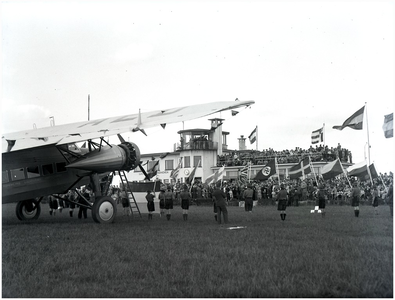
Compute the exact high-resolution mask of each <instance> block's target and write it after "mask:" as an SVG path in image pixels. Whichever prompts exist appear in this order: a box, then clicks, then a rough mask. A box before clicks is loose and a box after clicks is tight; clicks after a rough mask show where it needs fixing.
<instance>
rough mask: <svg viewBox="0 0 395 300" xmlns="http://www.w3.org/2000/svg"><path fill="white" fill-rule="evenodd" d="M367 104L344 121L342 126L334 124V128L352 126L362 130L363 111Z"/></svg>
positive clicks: (341, 128) (340, 128) (339, 128)
mask: <svg viewBox="0 0 395 300" xmlns="http://www.w3.org/2000/svg"><path fill="white" fill-rule="evenodd" d="M364 110H365V106H363V107H362V108H360V109H359V110H357V111H356V112H355V113H354V114H353V115H352V116H351V117H349V118H348V119H347V120H345V121H344V123H343V125H341V126H333V127H332V128H333V129H338V130H343V129H344V128H345V127H350V128H352V129H357V130H361V129H362V125H363V112H364Z"/></svg>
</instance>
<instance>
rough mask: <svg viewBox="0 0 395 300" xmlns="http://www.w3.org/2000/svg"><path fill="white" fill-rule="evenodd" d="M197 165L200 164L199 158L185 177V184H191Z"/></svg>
mask: <svg viewBox="0 0 395 300" xmlns="http://www.w3.org/2000/svg"><path fill="white" fill-rule="evenodd" d="M199 165H200V159H199V162H198V164H197V165H196V166H195V167H194V168H193V170H192V172H191V174H189V176H188V178H187V179H186V183H187V184H192V182H193V180H194V179H195V173H196V169H197V168H198V166H199Z"/></svg>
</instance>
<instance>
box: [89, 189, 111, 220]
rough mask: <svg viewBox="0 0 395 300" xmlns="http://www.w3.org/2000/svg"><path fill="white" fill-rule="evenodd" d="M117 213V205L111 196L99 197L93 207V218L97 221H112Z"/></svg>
mask: <svg viewBox="0 0 395 300" xmlns="http://www.w3.org/2000/svg"><path fill="white" fill-rule="evenodd" d="M116 214H117V206H116V204H115V202H114V200H113V199H112V198H111V197H108V196H104V197H97V198H96V199H95V202H94V203H93V207H92V218H93V220H94V221H95V222H97V223H112V222H114V219H115V216H116Z"/></svg>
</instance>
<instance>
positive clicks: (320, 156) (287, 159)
mask: <svg viewBox="0 0 395 300" xmlns="http://www.w3.org/2000/svg"><path fill="white" fill-rule="evenodd" d="M306 156H310V158H311V160H312V161H313V162H314V161H325V162H330V161H333V160H335V159H337V158H339V159H340V161H341V162H348V163H352V154H351V151H349V150H348V149H345V148H342V146H341V145H340V143H339V144H338V145H337V147H330V148H329V147H328V146H327V145H325V146H323V145H316V146H315V147H313V146H310V148H309V149H302V148H299V147H296V148H295V149H293V150H292V149H291V150H288V149H286V150H282V151H275V150H273V149H272V148H269V149H265V150H262V151H258V150H240V151H232V152H229V153H225V154H222V155H218V158H217V167H222V166H223V165H225V166H227V167H230V166H245V165H247V163H252V164H253V165H264V164H266V163H267V162H268V161H269V160H271V159H274V158H275V157H276V158H277V162H278V163H279V164H285V163H298V162H299V161H300V160H302V159H303V158H305V157H306Z"/></svg>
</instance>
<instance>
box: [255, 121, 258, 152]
mask: <svg viewBox="0 0 395 300" xmlns="http://www.w3.org/2000/svg"><path fill="white" fill-rule="evenodd" d="M255 130H256V131H255V136H256V151H258V125H256V127H255Z"/></svg>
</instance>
